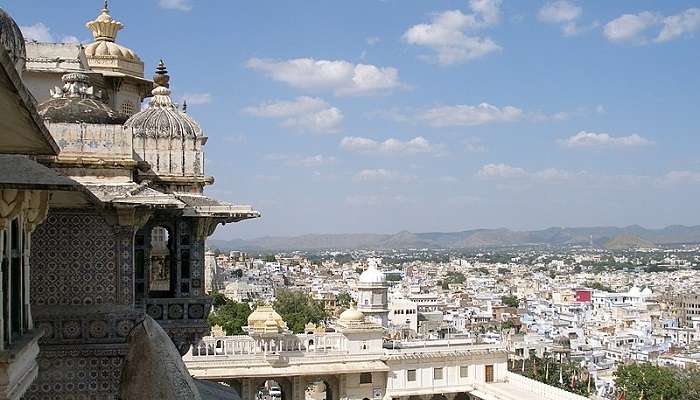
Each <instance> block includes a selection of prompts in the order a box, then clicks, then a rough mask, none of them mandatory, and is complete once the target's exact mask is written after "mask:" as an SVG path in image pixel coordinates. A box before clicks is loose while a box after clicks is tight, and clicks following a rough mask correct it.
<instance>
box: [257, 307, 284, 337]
mask: <svg viewBox="0 0 700 400" xmlns="http://www.w3.org/2000/svg"><path fill="white" fill-rule="evenodd" d="M272 328H274V330H277V331H280V332H281V331H285V330H287V324H286V323H285V322H284V320H283V319H282V316H280V315H279V314H278V313H277V311H275V310H274V309H273V308H272V306H267V305H261V306H258V307H257V308H256V309H255V311H253V312H252V313H250V315H249V316H248V329H249V330H250V331H251V332H270V331H271V330H272Z"/></svg>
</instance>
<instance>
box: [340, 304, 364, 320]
mask: <svg viewBox="0 0 700 400" xmlns="http://www.w3.org/2000/svg"><path fill="white" fill-rule="evenodd" d="M340 320H341V321H343V322H363V321H364V320H365V315H364V314H362V311H359V310H358V309H357V308H355V306H352V307H351V308H348V309H347V310H345V311H343V312H342V313H341V314H340Z"/></svg>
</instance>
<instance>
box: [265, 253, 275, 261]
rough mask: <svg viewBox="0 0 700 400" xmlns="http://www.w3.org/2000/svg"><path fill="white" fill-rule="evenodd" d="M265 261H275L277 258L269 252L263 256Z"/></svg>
mask: <svg viewBox="0 0 700 400" xmlns="http://www.w3.org/2000/svg"><path fill="white" fill-rule="evenodd" d="M263 261H265V262H275V261H277V259H276V258H275V256H274V254H269V255H266V256H264V257H263Z"/></svg>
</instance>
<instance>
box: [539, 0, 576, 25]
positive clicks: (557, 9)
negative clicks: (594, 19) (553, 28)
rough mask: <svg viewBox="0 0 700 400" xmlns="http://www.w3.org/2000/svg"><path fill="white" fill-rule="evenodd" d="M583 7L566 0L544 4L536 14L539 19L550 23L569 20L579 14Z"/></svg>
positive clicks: (572, 19)
mask: <svg viewBox="0 0 700 400" xmlns="http://www.w3.org/2000/svg"><path fill="white" fill-rule="evenodd" d="M582 11H583V9H582V8H581V7H579V6H577V5H575V4H574V3H572V2H570V1H566V0H559V1H554V2H551V3H547V4H545V5H544V6H543V7H542V8H540V11H539V13H538V14H537V16H538V18H539V19H540V21H544V22H550V23H557V24H558V23H562V22H571V21H574V20H575V19H577V18H578V17H579V16H581V12H582Z"/></svg>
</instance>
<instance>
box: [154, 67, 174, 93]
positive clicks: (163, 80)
mask: <svg viewBox="0 0 700 400" xmlns="http://www.w3.org/2000/svg"><path fill="white" fill-rule="evenodd" d="M153 82H155V84H156V85H158V86H164V87H166V88H169V87H170V76H169V75H168V69H167V68H166V67H165V63H164V62H163V60H160V62H159V63H158V66H157V67H156V74H155V75H154V76H153Z"/></svg>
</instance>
